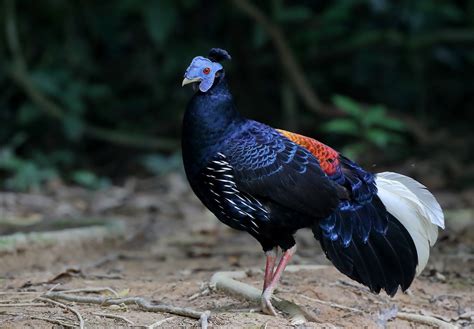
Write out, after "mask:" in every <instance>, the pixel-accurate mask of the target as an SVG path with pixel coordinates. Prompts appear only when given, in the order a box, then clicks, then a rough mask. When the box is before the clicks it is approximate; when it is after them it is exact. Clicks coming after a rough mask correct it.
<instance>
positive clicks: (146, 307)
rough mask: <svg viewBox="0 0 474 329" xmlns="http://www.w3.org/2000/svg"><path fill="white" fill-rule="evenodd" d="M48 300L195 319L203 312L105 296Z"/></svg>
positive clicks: (55, 296)
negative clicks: (126, 307) (134, 308)
mask: <svg viewBox="0 0 474 329" xmlns="http://www.w3.org/2000/svg"><path fill="white" fill-rule="evenodd" d="M43 297H46V298H48V299H54V300H64V301H68V302H75V303H82V304H97V305H103V306H110V305H121V304H125V305H137V306H138V308H139V309H141V310H143V311H148V312H162V313H171V314H176V315H181V316H185V317H188V318H193V319H200V318H201V315H202V313H203V312H200V311H196V310H193V309H190V308H184V307H177V306H172V305H166V304H153V303H150V302H149V301H147V300H146V299H144V298H142V297H124V298H108V297H104V296H94V297H93V296H80V295H70V294H65V293H60V292H53V293H50V294H47V295H43Z"/></svg>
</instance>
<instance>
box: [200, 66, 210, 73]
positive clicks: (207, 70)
mask: <svg viewBox="0 0 474 329" xmlns="http://www.w3.org/2000/svg"><path fill="white" fill-rule="evenodd" d="M202 73H204V74H209V73H211V69H210V68H209V67H206V68H205V69H204V70H202Z"/></svg>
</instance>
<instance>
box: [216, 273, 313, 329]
mask: <svg viewBox="0 0 474 329" xmlns="http://www.w3.org/2000/svg"><path fill="white" fill-rule="evenodd" d="M246 276H247V274H246V272H244V271H236V272H217V273H214V275H213V276H212V278H211V283H210V284H211V287H215V289H218V290H223V291H225V292H227V293H229V294H232V295H237V296H240V297H243V298H245V299H247V300H249V301H252V302H254V303H259V302H260V300H261V291H260V290H258V289H256V288H254V287H252V286H249V285H248V284H245V283H242V282H240V281H237V280H235V279H242V278H245V277H246ZM272 303H273V305H274V306H275V307H276V308H277V309H279V310H280V311H283V312H285V313H288V314H289V315H290V319H291V323H292V324H294V325H296V324H303V323H305V322H306V320H307V318H308V317H309V318H311V319H312V317H311V315H310V314H309V313H308V312H306V311H304V310H303V309H302V308H301V307H300V306H298V305H296V304H295V303H293V302H290V301H287V300H284V299H280V298H277V297H275V296H274V297H273V298H272Z"/></svg>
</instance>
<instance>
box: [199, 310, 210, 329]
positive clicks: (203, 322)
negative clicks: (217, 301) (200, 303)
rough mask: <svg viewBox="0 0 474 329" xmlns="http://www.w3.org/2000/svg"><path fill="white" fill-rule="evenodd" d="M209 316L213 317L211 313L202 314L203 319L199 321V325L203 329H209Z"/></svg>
mask: <svg viewBox="0 0 474 329" xmlns="http://www.w3.org/2000/svg"><path fill="white" fill-rule="evenodd" d="M209 316H211V312H210V311H206V312H203V313H202V314H201V318H200V319H199V324H200V325H201V328H202V329H207V326H208V320H209Z"/></svg>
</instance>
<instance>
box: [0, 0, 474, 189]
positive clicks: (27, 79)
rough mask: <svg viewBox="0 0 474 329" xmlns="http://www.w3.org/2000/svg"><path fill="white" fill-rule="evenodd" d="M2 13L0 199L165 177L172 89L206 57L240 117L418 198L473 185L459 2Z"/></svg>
mask: <svg viewBox="0 0 474 329" xmlns="http://www.w3.org/2000/svg"><path fill="white" fill-rule="evenodd" d="M13 4H14V2H12V1H8V0H7V1H5V2H4V5H2V7H1V9H0V10H1V12H0V14H1V15H0V17H1V21H2V24H1V25H2V26H1V28H2V30H3V33H1V39H2V42H1V44H0V47H1V48H0V54H1V63H2V66H3V69H2V71H1V72H0V90H1V91H0V107H1V111H0V141H1V144H0V184H1V187H2V188H3V189H7V190H12V191H28V190H32V189H36V190H38V189H39V190H40V189H41V188H43V186H44V185H45V184H48V183H49V182H52V181H56V182H58V181H60V182H63V183H66V184H79V185H82V186H85V187H88V188H101V187H104V186H107V185H110V184H113V183H120V182H123V181H124V180H125V179H126V178H127V177H129V176H139V177H147V176H150V175H162V174H165V173H166V172H168V171H171V170H179V168H180V167H181V161H180V155H179V152H180V147H179V145H180V124H181V118H182V116H183V112H184V110H185V107H186V104H187V101H188V100H189V99H190V97H191V95H192V91H191V90H190V88H181V84H180V83H181V80H182V76H183V72H184V70H185V69H186V67H187V66H188V64H189V63H190V61H191V59H192V58H193V57H194V56H197V55H207V52H208V50H209V49H210V48H211V47H222V48H225V49H227V50H228V51H229V52H230V53H231V55H232V56H233V60H232V62H230V63H226V64H225V66H226V70H227V72H228V75H229V80H230V84H231V88H232V90H233V93H234V95H235V98H236V100H237V104H238V107H239V109H240V110H241V111H242V112H243V113H244V114H245V115H246V116H248V117H251V118H254V119H256V120H260V121H264V122H266V123H269V124H271V125H273V126H275V127H280V128H284V129H289V130H295V131H299V132H301V133H304V134H306V135H309V136H313V137H315V138H317V139H320V140H322V141H323V142H325V143H327V144H329V145H331V146H333V147H334V148H336V149H338V150H340V151H342V152H344V153H345V154H346V155H348V156H350V157H353V158H355V159H356V160H357V161H359V162H360V163H362V164H363V165H365V166H377V167H380V170H381V169H382V168H385V167H390V168H391V169H396V168H397V167H401V168H403V169H402V170H403V171H404V172H405V173H407V174H412V175H415V176H416V177H420V178H421V177H423V179H422V181H424V182H425V184H427V185H428V186H430V187H431V188H435V189H456V190H457V191H460V190H464V189H468V188H469V187H470V186H472V184H473V182H474V165H473V162H472V160H473V158H472V155H473V152H472V149H473V146H474V145H473V144H474V132H473V129H472V122H473V120H474V111H473V110H472V108H473V106H474V79H473V78H472V77H473V76H474V65H473V64H474V47H473V46H474V3H473V2H472V1H444V2H439V1H434V0H433V1H429V0H425V1H389V0H371V1H368V0H367V1H362V0H357V1H331V2H327V1H283V0H271V1H270V0H267V1H259V2H258V6H257V5H256V4H257V2H255V3H252V2H250V1H194V0H181V1H171V0H159V1H151V0H150V1H132V0H118V1H112V2H88V1H54V0H45V1H41V2H38V1H19V2H18V3H17V4H16V7H17V8H16V11H12V10H11V8H10V9H9V7H12V5H13ZM15 12H16V14H15ZM378 170H379V168H374V171H378Z"/></svg>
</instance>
